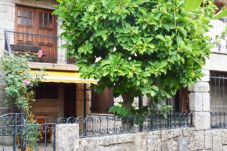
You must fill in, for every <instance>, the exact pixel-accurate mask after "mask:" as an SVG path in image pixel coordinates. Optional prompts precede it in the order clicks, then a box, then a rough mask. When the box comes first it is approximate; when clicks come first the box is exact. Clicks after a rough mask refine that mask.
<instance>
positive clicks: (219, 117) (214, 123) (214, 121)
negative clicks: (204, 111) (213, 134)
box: [211, 112, 227, 128]
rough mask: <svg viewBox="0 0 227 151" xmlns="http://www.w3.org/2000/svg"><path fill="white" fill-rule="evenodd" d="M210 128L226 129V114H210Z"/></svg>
mask: <svg viewBox="0 0 227 151" xmlns="http://www.w3.org/2000/svg"><path fill="white" fill-rule="evenodd" d="M211 128H227V112H211Z"/></svg>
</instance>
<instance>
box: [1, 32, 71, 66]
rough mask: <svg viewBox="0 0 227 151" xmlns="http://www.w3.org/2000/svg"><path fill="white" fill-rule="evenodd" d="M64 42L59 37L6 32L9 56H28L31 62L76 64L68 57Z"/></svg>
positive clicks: (6, 47)
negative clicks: (63, 45)
mask: <svg viewBox="0 0 227 151" xmlns="http://www.w3.org/2000/svg"><path fill="white" fill-rule="evenodd" d="M62 44H63V40H62V39H61V38H59V37H57V36H50V35H40V34H33V33H23V32H15V31H7V30H5V49H6V50H7V51H8V53H9V54H14V55H19V56H27V57H28V58H29V59H30V61H31V62H43V63H75V59H73V58H67V57H66V49H64V48H62V47H61V46H62Z"/></svg>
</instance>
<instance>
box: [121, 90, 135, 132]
mask: <svg viewBox="0 0 227 151" xmlns="http://www.w3.org/2000/svg"><path fill="white" fill-rule="evenodd" d="M122 98H123V104H122V105H123V107H124V108H126V109H127V110H128V111H129V112H131V110H132V103H133V101H134V96H131V95H129V94H125V95H123V96H122ZM122 124H123V129H124V131H130V130H132V128H133V117H129V116H128V117H126V118H124V119H123V120H122Z"/></svg>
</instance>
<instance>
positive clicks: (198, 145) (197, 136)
mask: <svg viewBox="0 0 227 151" xmlns="http://www.w3.org/2000/svg"><path fill="white" fill-rule="evenodd" d="M193 138H194V140H191V141H194V149H195V150H200V149H201V150H203V149H204V145H205V144H204V142H205V137H204V131H194V136H193Z"/></svg>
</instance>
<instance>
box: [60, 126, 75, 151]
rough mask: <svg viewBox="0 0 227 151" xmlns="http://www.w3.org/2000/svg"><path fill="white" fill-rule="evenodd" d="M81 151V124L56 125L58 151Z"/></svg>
mask: <svg viewBox="0 0 227 151" xmlns="http://www.w3.org/2000/svg"><path fill="white" fill-rule="evenodd" d="M77 150H79V124H57V125H56V151H77Z"/></svg>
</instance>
